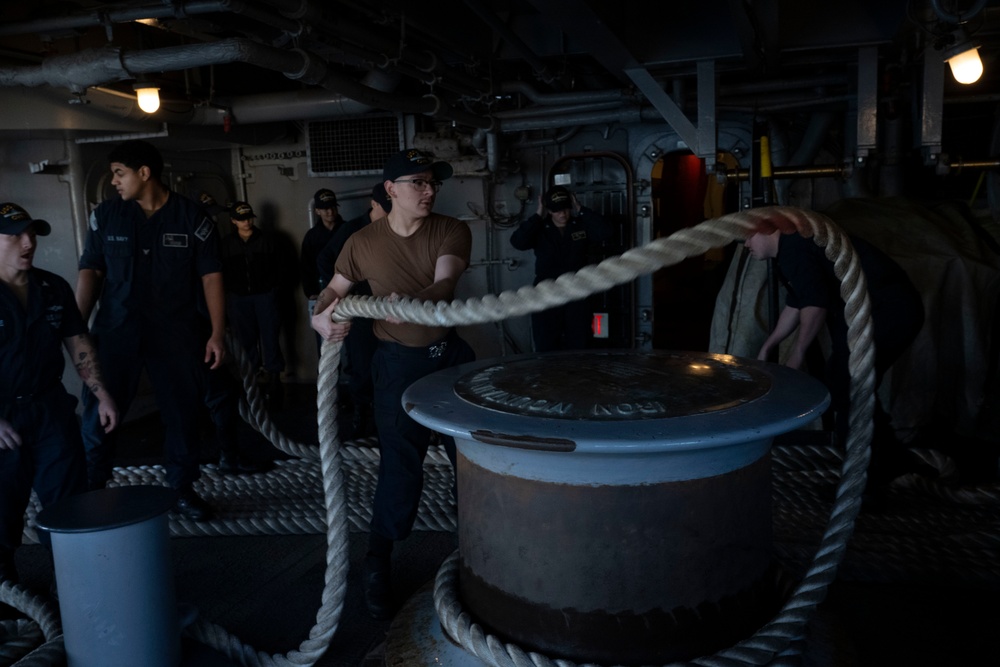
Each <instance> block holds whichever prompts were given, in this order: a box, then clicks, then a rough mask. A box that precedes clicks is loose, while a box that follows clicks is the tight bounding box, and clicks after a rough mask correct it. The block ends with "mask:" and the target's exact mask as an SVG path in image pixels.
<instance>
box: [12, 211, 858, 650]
mask: <svg viewBox="0 0 1000 667" xmlns="http://www.w3.org/2000/svg"><path fill="white" fill-rule="evenodd" d="M774 230H780V231H781V232H782V233H794V232H798V233H800V234H801V235H802V236H806V237H812V238H813V239H814V240H815V242H816V243H817V244H818V245H820V246H821V247H824V248H825V252H826V256H827V257H828V258H829V259H830V260H831V261H833V263H834V272H835V274H836V275H837V277H838V278H839V279H840V280H841V296H842V297H843V299H844V302H845V304H846V307H845V316H846V319H847V322H848V345H849V348H850V356H849V362H848V366H849V370H850V374H851V391H850V394H851V410H850V417H849V420H848V423H849V436H848V438H847V443H846V446H845V456H844V459H843V465H842V468H841V476H840V484H839V486H838V488H837V492H836V500H835V502H834V504H833V507H832V510H831V513H830V517H829V521H828V523H827V527H826V531H825V533H824V535H823V538H822V540H821V543H820V546H819V549H818V551H817V552H816V554H815V556H814V557H813V560H812V563H811V564H810V566H809V567H808V569H807V571H806V573H805V575H804V576H803V578H802V580H801V582H800V583H799V584H798V586H797V587H796V589H795V591H794V592H793V594H792V595H791V596H790V598H789V599H788V601H787V602H786V603H785V605H784V606H783V607H782V609H781V610H780V611H779V612H778V614H777V615H776V616H775V617H774V618H773V619H772V620H771V621H769V622H768V623H766V624H765V625H764V626H763V627H761V628H760V629H759V630H758V631H757V632H756V633H755V634H754V635H753V636H752V637H750V638H748V639H746V640H744V641H742V642H740V643H738V644H737V645H735V646H733V647H731V648H728V649H724V650H722V651H720V652H718V653H716V654H714V655H711V656H704V657H701V658H697V659H695V660H692V661H690V662H689V663H683V664H690V665H702V666H712V667H716V666H718V667H738V666H743V665H766V664H775V660H776V659H778V658H779V657H780V656H782V655H783V654H785V653H786V651H788V650H789V649H790V647H792V646H793V645H794V644H796V643H797V642H800V641H801V638H802V636H803V635H804V631H805V626H806V624H807V623H808V621H809V618H810V617H811V615H812V613H813V611H814V610H815V608H816V606H817V605H818V604H819V603H820V602H822V600H823V598H824V597H825V595H826V589H827V587H828V586H829V585H830V583H832V582H833V580H834V579H835V578H836V571H837V566H838V565H839V563H840V561H841V559H842V558H843V556H844V552H845V551H846V547H847V542H848V540H849V539H850V537H851V533H852V531H853V527H854V521H855V519H856V518H857V515H858V512H859V511H860V498H861V491H862V489H863V487H864V481H865V470H866V469H867V466H868V459H869V450H868V443H869V442H870V439H871V433H872V424H871V418H872V412H873V408H874V382H875V380H874V367H873V359H874V349H873V345H872V326H871V318H870V305H869V302H868V296H867V292H866V289H865V282H864V277H863V275H862V273H861V269H860V263H859V261H858V259H857V256H856V255H855V254H854V252H853V250H852V248H851V246H850V242H849V241H848V239H847V237H846V235H844V234H843V232H841V231H840V230H839V229H838V228H837V227H836V226H835V225H834V224H833V223H832V222H831V221H830V220H829V219H828V218H826V217H825V216H823V215H821V214H818V213H814V212H809V211H804V210H801V209H795V208H789V207H768V208H759V209H752V210H747V211H743V212H740V213H734V214H730V215H726V216H722V217H720V218H715V219H713V220H708V221H705V222H703V223H701V224H699V225H697V226H695V227H691V228H687V229H682V230H680V231H678V232H676V233H674V234H672V235H671V236H668V237H664V238H661V239H657V240H655V241H652V242H650V243H649V244H647V245H645V246H642V247H640V248H635V249H632V250H629V251H627V252H625V253H623V254H622V255H620V256H617V257H612V258H609V259H606V260H604V261H602V262H601V263H599V264H596V265H592V266H588V267H585V268H583V269H581V270H579V271H577V272H575V273H568V274H565V275H563V276H560V277H559V278H557V279H556V280H547V281H543V282H541V283H539V284H538V285H536V286H534V287H523V288H521V289H519V290H517V291H512V292H504V293H502V294H499V295H496V296H494V295H487V296H485V297H482V298H478V299H468V300H466V301H454V302H451V303H447V302H440V303H436V304H435V303H431V302H420V301H415V300H410V299H403V300H399V301H393V302H390V301H388V300H386V299H382V298H374V297H348V298H346V299H344V300H342V301H341V302H340V303H339V304H338V306H337V308H336V313H335V317H336V318H338V319H341V318H343V319H349V318H352V317H369V318H373V319H385V318H386V317H389V316H391V317H395V318H397V319H399V320H401V321H405V322H412V323H417V324H426V325H436V326H447V327H450V326H461V325H468V324H478V323H486V322H495V321H499V320H502V319H505V318H507V317H513V316H519V315H525V314H529V313H534V312H539V311H542V310H546V309H548V308H551V307H553V306H558V305H563V304H565V303H568V302H570V301H575V300H577V299H581V298H584V297H586V296H588V295H590V294H593V293H597V292H602V291H605V290H607V289H609V288H611V287H614V286H616V285H620V284H623V283H627V282H629V281H631V280H634V279H635V278H637V277H639V276H641V275H644V274H647V273H652V272H654V271H656V270H658V269H660V268H663V267H666V266H671V265H673V264H676V263H678V262H680V261H681V260H683V259H685V258H687V257H691V256H695V255H699V254H702V253H704V252H705V251H707V250H709V249H711V248H714V247H718V246H721V245H725V244H727V243H729V242H731V241H733V240H737V239H742V238H746V237H748V236H750V235H752V234H754V233H756V232H762V233H770V232H773V231H774ZM232 347H235V346H232ZM340 348H341V343H331V342H326V343H324V344H323V348H322V354H321V357H320V364H319V378H318V381H317V399H316V400H317V408H318V417H317V418H318V435H319V443H320V446H319V459H320V467H321V470H322V480H323V494H324V509H325V515H326V529H327V530H326V537H327V550H326V556H325V559H326V571H325V578H324V582H325V585H324V590H323V594H322V602H321V607H320V609H319V610H318V611H317V614H316V624H315V625H314V626H313V628H312V629H311V630H310V633H309V637H308V639H307V640H306V641H304V642H302V644H300V645H299V647H298V648H297V649H296V650H294V651H291V652H289V653H287V654H283V655H270V654H267V653H264V652H261V651H257V650H256V649H254V648H253V647H251V646H248V645H246V644H243V643H242V642H241V641H240V640H239V639H238V638H236V637H235V636H233V635H232V634H230V633H229V632H227V631H226V630H225V629H223V628H221V627H220V626H218V625H216V624H214V623H211V622H209V621H206V620H203V619H199V620H197V621H196V622H195V623H194V624H193V625H192V626H191V627H190V628H188V630H187V632H188V634H189V635H191V636H193V637H194V638H196V639H198V640H200V641H201V642H203V643H205V644H207V645H209V646H211V647H213V648H215V649H216V650H218V651H220V652H222V653H224V654H225V655H226V656H227V657H229V658H230V659H234V660H237V661H239V662H240V664H242V665H245V666H254V667H256V666H258V665H259V666H267V667H269V666H271V665H280V666H282V667H285V666H290V665H313V664H315V663H316V661H317V660H319V658H320V657H321V656H322V655H323V653H324V652H325V651H326V650H327V648H328V647H329V645H330V641H331V639H332V637H333V635H334V633H335V632H336V630H337V627H338V624H339V621H340V615H341V613H342V611H343V602H344V596H345V590H346V581H347V569H348V556H347V554H348V519H347V516H348V512H347V507H346V502H345V489H344V473H343V469H342V452H341V445H340V441H339V437H338V427H337V409H336V404H337V401H336V398H337V380H338V376H339V371H338V362H339V356H340ZM236 356H237V357H239V355H238V354H237V355H236ZM242 370H243V373H242V375H243V377H244V389H245V390H246V393H247V396H248V403H249V405H250V414H249V415H247V414H245V410H242V411H241V412H243V413H244V418H246V419H247V421H248V422H249V423H250V424H251V425H253V426H254V427H255V428H257V429H258V430H260V431H261V432H262V433H263V434H264V435H265V436H266V437H268V438H269V439H270V440H271V441H272V442H273V443H275V445H276V446H277V447H278V448H279V449H280V450H281V451H284V452H286V453H288V454H290V455H293V456H299V457H303V458H312V459H315V458H316V456H315V453H316V450H315V448H314V447H310V446H305V445H301V444H300V443H294V442H292V441H289V440H287V439H286V438H284V436H283V435H282V434H280V433H279V432H278V431H277V429H275V428H274V427H273V424H271V423H270V422H269V420H267V419H266V417H265V418H262V417H260V416H259V415H260V414H261V412H262V411H261V410H259V408H260V403H261V400H260V396H259V393H255V392H257V391H258V390H257V389H256V386H255V385H254V384H253V382H252V380H251V379H250V378H252V374H251V373H248V372H246V369H245V368H243V369H242ZM457 559H458V553H457V552H455V553H454V554H452V555H451V556H450V557H449V558H448V559H446V560H445V562H444V564H443V565H442V566H441V569H440V570H439V572H438V575H437V578H436V580H435V585H434V604H435V607H436V609H437V612H438V616H439V618H440V620H441V624H442V627H443V628H444V629H445V631H446V632H447V633H448V634H449V635H450V636H451V637H452V638H453V639H454V640H455V641H456V642H458V643H459V644H460V645H461V646H463V648H465V649H466V650H467V651H469V652H470V653H472V654H473V655H475V656H477V657H479V658H480V659H481V660H483V661H484V662H486V663H487V664H489V665H503V666H511V667H528V666H531V667H575V666H574V664H573V663H572V662H569V661H566V660H556V661H553V660H551V659H549V658H547V657H545V656H542V655H539V654H537V653H528V652H526V651H524V650H523V649H521V648H519V647H517V646H515V645H513V644H509V643H505V642H504V641H503V640H501V639H500V638H498V637H495V636H493V635H490V634H488V633H486V632H485V631H484V630H483V629H482V627H481V626H479V625H478V624H477V623H476V622H475V621H474V620H473V619H472V618H471V616H470V615H469V614H468V613H467V612H465V611H464V610H463V609H462V607H461V602H460V600H459V599H458V596H457V593H456V588H457V587H456V585H455V583H456V582H455V578H456V577H455V573H456V570H457ZM19 591H23V589H20V588H19V587H18V586H14V585H12V584H10V583H9V582H3V583H2V585H0V602H7V603H8V604H11V603H13V604H12V606H14V607H15V608H17V609H18V610H20V611H21V612H23V613H26V614H27V615H28V617H29V618H31V619H33V620H34V621H35V622H36V623H38V625H39V626H40V627H41V628H42V631H43V634H44V636H45V637H46V643H45V644H43V645H42V646H41V647H40V648H39V649H36V650H35V651H34V652H33V653H32V654H29V655H28V656H26V657H25V658H23V659H22V660H21V661H20V662H18V663H17V665H19V666H20V667H36V666H37V667H42V666H43V665H50V664H54V661H50V662H41V661H39V660H41V659H44V654H45V653H46V651H43V649H46V648H47V647H48V648H47V651H60V653H58V654H57V658H58V659H61V657H62V655H61V634H60V632H61V631H60V629H59V626H58V620H57V619H56V620H55V621H54V622H53V618H52V614H51V608H50V606H49V605H45V604H41V605H38V604H37V602H36V601H34V600H25V599H24V596H22V595H18V593H19ZM43 621H44V622H43ZM36 653H37V654H39V660H34V661H32V660H33V658H32V656H34V655H35V654H36Z"/></svg>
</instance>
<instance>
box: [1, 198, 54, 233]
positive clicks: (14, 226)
mask: <svg viewBox="0 0 1000 667" xmlns="http://www.w3.org/2000/svg"><path fill="white" fill-rule="evenodd" d="M32 225H34V226H35V234H37V235H38V236H48V235H49V234H51V233H52V225H50V224H49V223H47V222H45V221H44V220H35V219H33V218H32V217H31V216H30V215H28V212H27V211H25V210H24V209H23V208H21V207H20V206H18V205H17V204H12V203H10V202H7V203H5V204H0V234H10V235H11V236H17V235H18V234H20V233H22V232H23V231H24V230H26V229H27V228H28V227H31V226H32Z"/></svg>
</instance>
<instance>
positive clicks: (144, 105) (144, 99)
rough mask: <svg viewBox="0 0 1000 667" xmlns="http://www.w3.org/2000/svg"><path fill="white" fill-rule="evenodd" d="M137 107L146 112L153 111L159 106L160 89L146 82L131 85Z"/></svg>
mask: <svg viewBox="0 0 1000 667" xmlns="http://www.w3.org/2000/svg"><path fill="white" fill-rule="evenodd" d="M132 88H133V89H134V90H135V96H136V99H138V100H139V108H140V109H142V110H143V111H145V112H146V113H154V112H155V111H156V110H157V109H159V108H160V89H159V88H158V87H156V86H155V85H153V84H151V83H148V82H139V83H137V84H135V85H134V86H132Z"/></svg>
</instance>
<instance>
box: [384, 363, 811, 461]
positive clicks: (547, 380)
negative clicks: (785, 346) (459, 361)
mask: <svg viewBox="0 0 1000 667" xmlns="http://www.w3.org/2000/svg"><path fill="white" fill-rule="evenodd" d="M828 402H829V398H828V395H827V391H826V388H825V387H824V386H823V384H822V383H820V382H819V381H817V380H815V379H814V378H811V377H809V376H808V375H806V374H805V373H801V372H799V371H795V370H792V369H789V368H786V367H784V366H778V365H776V364H769V363H764V362H759V361H756V360H753V359H744V358H740V357H733V356H729V355H722V354H707V353H699V352H668V351H651V352H638V351H631V350H616V351H588V352H559V353H551V352H550V353H544V354H525V355H516V356H511V357H504V358H499V359H487V360H483V361H477V362H472V363H469V364H463V365H462V366H457V367H455V368H450V369H447V370H444V371H439V372H437V373H434V374H432V375H429V376H427V377H425V378H423V379H421V380H418V381H417V382H415V383H414V384H413V385H411V386H410V388H408V389H407V390H406V392H405V393H404V395H403V404H404V406H405V407H406V409H407V411H408V413H409V414H410V416H411V417H413V418H414V419H415V420H417V421H418V422H420V423H422V424H423V425H425V426H428V427H430V428H432V429H434V430H437V431H440V432H442V433H445V434H447V435H452V436H455V437H458V438H470V437H471V438H472V439H475V440H478V441H480V442H488V443H492V444H504V440H505V438H506V439H509V440H510V441H511V442H512V443H513V442H519V443H520V444H524V443H523V440H524V439H523V438H522V437H521V436H522V435H524V434H530V435H531V436H532V437H533V438H539V439H546V438H557V439H559V440H560V441H565V442H567V443H568V442H571V443H572V447H571V449H573V450H576V451H581V450H590V451H596V450H601V451H607V450H611V449H620V448H621V447H627V448H629V449H630V450H632V451H638V450H639V449H642V450H646V449H649V450H650V451H652V450H659V449H671V448H676V447H683V448H692V447H694V448H700V447H705V446H708V447H712V446H719V445H724V444H726V442H736V441H744V440H747V439H758V438H767V437H772V436H774V435H776V434H778V433H784V432H787V431H790V430H794V429H795V428H799V427H801V426H805V425H806V424H808V423H809V422H811V421H812V420H814V419H816V418H817V417H818V416H819V415H820V414H822V411H823V410H824V409H825V408H826V405H827V404H828ZM550 444H551V443H550ZM553 446H554V445H553ZM554 447H555V446H554ZM555 448H556V449H559V448H560V447H555Z"/></svg>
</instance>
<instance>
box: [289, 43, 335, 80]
mask: <svg viewBox="0 0 1000 667" xmlns="http://www.w3.org/2000/svg"><path fill="white" fill-rule="evenodd" d="M289 51H292V52H293V53H298V54H299V55H300V56H302V69H300V70H299V71H298V72H285V73H284V74H285V76H287V77H288V78H289V79H292V80H293V81H302V82H303V83H308V84H309V85H312V86H318V85H319V84H320V83H322V81H323V79H325V78H326V71H327V68H326V62H325V61H323V60H320V59H319V58H316V57H315V56H313V55H312V54H310V53H309V52H308V51H304V50H302V49H289Z"/></svg>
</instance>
